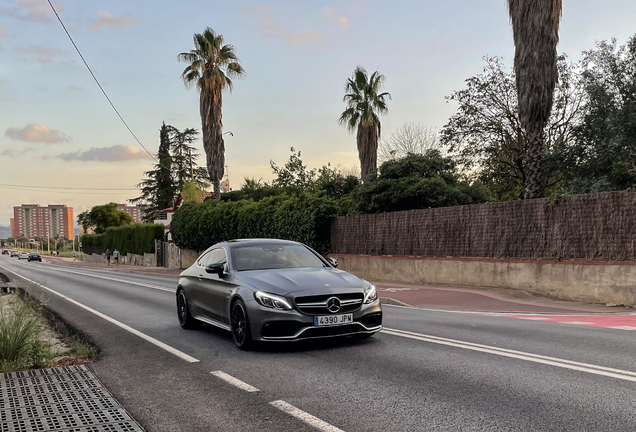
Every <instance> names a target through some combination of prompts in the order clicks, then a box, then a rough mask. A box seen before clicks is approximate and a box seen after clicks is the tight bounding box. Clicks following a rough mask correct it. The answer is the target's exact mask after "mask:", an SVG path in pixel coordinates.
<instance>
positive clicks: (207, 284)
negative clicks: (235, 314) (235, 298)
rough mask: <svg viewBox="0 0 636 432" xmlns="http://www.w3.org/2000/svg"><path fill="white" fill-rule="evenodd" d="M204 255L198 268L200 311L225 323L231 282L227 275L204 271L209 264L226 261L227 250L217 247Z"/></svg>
mask: <svg viewBox="0 0 636 432" xmlns="http://www.w3.org/2000/svg"><path fill="white" fill-rule="evenodd" d="M206 256H207V259H206V260H205V264H204V265H203V266H202V267H199V268H198V270H199V275H198V279H199V281H198V284H197V285H198V288H199V290H198V291H199V292H198V296H199V298H198V301H199V302H200V305H201V309H202V312H203V313H204V314H205V316H206V317H207V318H211V319H213V320H216V321H220V322H222V323H227V322H228V319H227V317H226V312H225V309H226V307H225V306H226V303H227V300H228V299H229V297H230V292H231V289H232V287H233V284H231V283H230V282H228V280H227V279H229V278H228V276H227V275H223V276H219V275H218V274H214V273H208V272H206V271H205V267H206V266H208V265H210V264H216V263H227V252H226V250H225V248H223V247H218V248H216V249H212V250H211V251H210V253H208V254H207V255H206Z"/></svg>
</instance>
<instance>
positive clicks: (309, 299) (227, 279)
mask: <svg viewBox="0 0 636 432" xmlns="http://www.w3.org/2000/svg"><path fill="white" fill-rule="evenodd" d="M336 266H337V263H336V262H335V261H332V260H329V259H325V258H323V257H321V256H320V255H318V254H317V253H316V252H315V251H314V250H313V249H311V248H309V247H308V246H305V245H304V244H302V243H296V242H291V241H284V240H273V239H252V240H232V241H228V242H224V243H219V244H217V245H214V246H212V247H211V248H209V249H208V250H206V251H205V252H204V253H203V254H202V255H201V256H200V257H199V259H198V260H197V261H196V263H194V264H193V265H192V266H191V267H190V268H189V269H187V270H185V271H184V272H183V273H181V276H180V278H179V285H178V287H177V291H176V297H177V313H178V315H177V316H178V318H179V324H180V325H181V327H183V328H185V329H191V328H197V327H199V326H200V324H201V322H204V323H208V324H211V325H214V326H217V327H220V328H223V329H226V330H230V331H231V332H232V335H233V337H234V342H235V343H236V345H237V346H238V347H239V348H240V349H248V348H249V346H250V345H251V344H252V341H295V340H300V339H312V338H323V337H333V336H346V335H351V336H357V337H360V338H363V337H370V336H373V334H374V333H377V332H378V331H380V330H382V307H381V306H380V299H379V298H378V294H377V292H376V289H375V287H374V286H373V285H371V284H370V283H369V282H367V281H365V280H363V279H360V278H358V277H356V276H354V275H352V274H350V273H347V272H344V271H342V270H338V269H337V268H335V267H336Z"/></svg>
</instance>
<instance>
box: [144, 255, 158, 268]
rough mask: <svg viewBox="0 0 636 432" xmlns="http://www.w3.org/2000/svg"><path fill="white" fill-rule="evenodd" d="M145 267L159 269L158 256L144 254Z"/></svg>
mask: <svg viewBox="0 0 636 432" xmlns="http://www.w3.org/2000/svg"><path fill="white" fill-rule="evenodd" d="M141 265H142V266H143V267H157V255H155V254H153V253H147V252H146V253H144V256H143V262H142V264H141Z"/></svg>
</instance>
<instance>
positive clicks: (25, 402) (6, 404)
mask: <svg viewBox="0 0 636 432" xmlns="http://www.w3.org/2000/svg"><path fill="white" fill-rule="evenodd" d="M107 397H110V395H109V394H108V393H106V392H105V391H104V390H102V389H99V388H95V389H90V390H80V391H70V392H65V393H50V394H36V395H32V396H25V397H12V398H6V399H0V410H4V409H7V408H17V407H25V406H32V405H49V404H54V403H60V402H70V401H79V400H90V399H100V398H107Z"/></svg>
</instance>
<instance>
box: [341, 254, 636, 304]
mask: <svg viewBox="0 0 636 432" xmlns="http://www.w3.org/2000/svg"><path fill="white" fill-rule="evenodd" d="M331 256H333V257H335V258H337V259H338V263H339V266H338V267H339V268H340V269H342V270H345V271H348V272H350V273H353V274H355V275H357V276H359V277H362V278H364V279H367V280H374V281H391V282H403V283H410V284H437V285H456V286H467V287H498V288H512V289H519V290H524V291H529V292H532V293H536V294H540V295H544V296H548V297H554V298H558V299H563V300H576V301H584V302H592V303H614V304H618V305H626V306H636V263H633V262H623V263H621V262H608V261H605V262H598V261H574V260H572V261H565V262H558V261H551V260H505V259H468V258H467V259H451V258H447V259H443V258H441V259H439V258H438V259H436V258H418V257H386V256H369V255H338V254H334V255H331Z"/></svg>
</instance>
